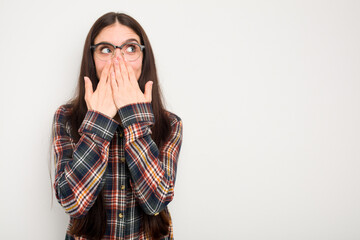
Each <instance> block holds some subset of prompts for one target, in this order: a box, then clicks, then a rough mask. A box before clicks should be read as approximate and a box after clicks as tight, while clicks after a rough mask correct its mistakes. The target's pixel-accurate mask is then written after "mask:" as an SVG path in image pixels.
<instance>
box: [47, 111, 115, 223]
mask: <svg viewBox="0 0 360 240" xmlns="http://www.w3.org/2000/svg"><path fill="white" fill-rule="evenodd" d="M64 112H65V110H64V108H62V107H60V108H59V109H58V110H57V111H56V112H55V115H54V119H53V134H54V139H53V148H54V156H55V181H54V186H53V187H54V189H55V195H56V198H57V200H58V202H59V203H60V205H61V206H62V207H63V208H64V209H65V212H66V213H68V214H70V215H71V216H72V217H74V218H81V217H83V216H85V215H86V213H87V212H88V211H89V209H90V208H91V207H92V205H93V204H94V202H95V200H96V197H97V196H98V194H99V192H100V191H101V189H102V187H103V186H104V184H105V177H104V172H105V170H106V167H107V163H108V156H109V145H110V141H111V139H112V138H113V136H114V133H115V131H116V128H117V126H118V123H117V122H116V121H115V120H113V119H111V118H110V117H108V116H106V115H103V114H102V113H100V112H97V111H90V110H89V111H88V112H87V113H86V115H85V118H84V120H83V122H82V124H81V126H80V128H79V129H78V132H79V134H80V136H81V137H80V139H79V141H78V142H77V143H74V141H73V139H72V138H71V137H70V134H69V132H70V131H69V130H68V129H67V128H66V123H65V113H64Z"/></svg>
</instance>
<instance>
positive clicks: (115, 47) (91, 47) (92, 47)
mask: <svg viewBox="0 0 360 240" xmlns="http://www.w3.org/2000/svg"><path fill="white" fill-rule="evenodd" d="M130 43H131V44H135V45H138V46H139V47H140V51H141V52H142V51H143V50H144V49H145V46H144V45H141V44H138V43H136V42H126V43H123V44H122V45H121V46H116V45H114V44H112V43H109V42H99V43H97V44H95V45H91V46H90V49H91V50H95V48H96V47H97V46H99V45H101V44H108V45H111V46H113V47H114V51H113V53H112V55H111V58H113V57H114V56H115V51H116V49H117V48H119V49H120V52H121V53H122V54H123V55H125V54H124V53H123V51H122V49H123V47H124V46H125V45H127V44H130ZM139 57H140V55H139ZM139 57H138V58H137V59H135V60H131V61H130V60H128V61H129V62H133V61H136V60H138V59H139ZM98 59H99V58H98ZM99 60H100V61H106V60H101V59H99Z"/></svg>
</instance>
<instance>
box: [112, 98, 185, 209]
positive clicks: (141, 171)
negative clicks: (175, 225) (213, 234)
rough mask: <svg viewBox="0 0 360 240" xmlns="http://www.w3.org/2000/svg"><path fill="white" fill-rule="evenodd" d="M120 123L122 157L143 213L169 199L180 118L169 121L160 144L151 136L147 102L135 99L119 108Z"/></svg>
mask: <svg viewBox="0 0 360 240" xmlns="http://www.w3.org/2000/svg"><path fill="white" fill-rule="evenodd" d="M119 115H120V118H121V121H122V124H123V126H124V135H125V158H126V161H127V164H128V166H129V170H130V172H131V176H132V181H130V183H131V185H132V188H133V190H134V192H135V195H136V198H137V199H138V202H139V204H140V206H141V207H142V209H143V210H144V211H145V213H146V214H149V215H154V214H156V213H158V212H160V211H161V210H163V209H164V208H165V207H166V206H167V204H168V203H169V202H170V201H171V200H172V199H173V196H174V184H175V178H176V168H177V160H178V157H179V153H180V148H181V143H182V121H181V119H180V118H179V117H177V118H176V119H174V120H173V121H172V122H171V133H170V136H169V138H168V141H167V142H166V143H165V144H164V145H163V146H162V147H161V149H159V148H158V146H157V145H156V144H155V142H154V141H153V140H152V138H151V135H150V134H151V130H150V127H151V126H152V125H153V124H154V123H155V119H154V114H153V111H152V107H151V103H135V104H130V105H127V106H124V107H122V108H120V109H119Z"/></svg>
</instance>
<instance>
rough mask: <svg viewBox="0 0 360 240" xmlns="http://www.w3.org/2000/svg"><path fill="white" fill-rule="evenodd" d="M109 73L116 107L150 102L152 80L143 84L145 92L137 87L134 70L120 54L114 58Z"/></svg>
mask: <svg viewBox="0 0 360 240" xmlns="http://www.w3.org/2000/svg"><path fill="white" fill-rule="evenodd" d="M113 64H114V71H113V72H112V73H111V88H112V94H113V99H114V103H115V106H116V107H117V109H119V108H121V107H123V106H125V105H128V104H132V103H140V102H151V91H152V85H153V82H152V81H148V82H147V83H146V84H145V93H143V92H142V91H141V89H140V87H139V83H138V80H137V79H136V76H135V73H134V70H133V69H132V67H131V66H130V64H127V63H126V62H125V60H124V57H123V56H122V55H120V57H117V58H115V59H114V62H113Z"/></svg>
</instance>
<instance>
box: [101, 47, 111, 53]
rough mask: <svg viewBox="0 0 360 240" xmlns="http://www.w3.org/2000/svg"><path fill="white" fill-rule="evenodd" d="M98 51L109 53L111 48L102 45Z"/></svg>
mask: <svg viewBox="0 0 360 240" xmlns="http://www.w3.org/2000/svg"><path fill="white" fill-rule="evenodd" d="M100 52H101V53H105V54H108V53H111V49H110V48H108V47H103V48H101V49H100Z"/></svg>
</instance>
